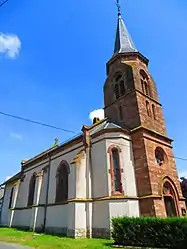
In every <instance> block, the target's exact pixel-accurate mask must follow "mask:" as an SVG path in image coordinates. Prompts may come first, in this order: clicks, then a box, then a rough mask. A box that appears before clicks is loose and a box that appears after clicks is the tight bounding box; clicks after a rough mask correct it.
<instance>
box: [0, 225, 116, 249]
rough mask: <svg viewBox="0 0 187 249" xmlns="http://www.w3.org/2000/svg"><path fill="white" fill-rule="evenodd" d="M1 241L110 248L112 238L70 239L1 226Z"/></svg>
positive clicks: (62, 248) (60, 248)
mask: <svg viewBox="0 0 187 249" xmlns="http://www.w3.org/2000/svg"><path fill="white" fill-rule="evenodd" d="M0 241H2V242H10V243H14V244H15V243H18V244H20V245H27V246H30V247H33V248H38V249H70V248H73V249H84V248H89V249H97V248H101V249H109V248H111V245H112V244H113V241H111V240H103V239H76V240H75V239H70V238H60V237H56V236H51V235H44V234H40V235H36V234H34V233H31V232H23V231H18V230H15V229H11V228H0Z"/></svg>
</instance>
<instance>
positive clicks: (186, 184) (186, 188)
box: [181, 177, 187, 206]
mask: <svg viewBox="0 0 187 249" xmlns="http://www.w3.org/2000/svg"><path fill="white" fill-rule="evenodd" d="M181 189H182V194H183V196H184V198H185V202H186V206H187V179H186V178H185V177H181Z"/></svg>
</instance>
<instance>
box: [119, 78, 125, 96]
mask: <svg viewBox="0 0 187 249" xmlns="http://www.w3.org/2000/svg"><path fill="white" fill-rule="evenodd" d="M120 94H121V95H123V94H125V85H124V81H123V80H122V81H121V82H120Z"/></svg>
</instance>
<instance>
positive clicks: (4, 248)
mask: <svg viewBox="0 0 187 249" xmlns="http://www.w3.org/2000/svg"><path fill="white" fill-rule="evenodd" d="M0 249H32V248H30V247H25V246H19V245H14V244H6V243H0Z"/></svg>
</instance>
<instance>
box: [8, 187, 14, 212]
mask: <svg viewBox="0 0 187 249" xmlns="http://www.w3.org/2000/svg"><path fill="white" fill-rule="evenodd" d="M13 194H14V187H12V189H11V192H10V199H9V205H8V207H9V208H12V201H13Z"/></svg>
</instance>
